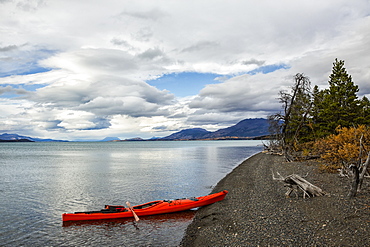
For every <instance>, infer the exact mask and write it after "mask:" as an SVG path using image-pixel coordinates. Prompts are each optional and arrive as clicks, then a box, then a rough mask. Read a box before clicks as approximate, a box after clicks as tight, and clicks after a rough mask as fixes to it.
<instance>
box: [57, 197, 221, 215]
mask: <svg viewBox="0 0 370 247" xmlns="http://www.w3.org/2000/svg"><path fill="white" fill-rule="evenodd" d="M227 193H228V191H227V190H224V191H221V192H218V193H215V194H211V195H207V196H201V197H192V198H184V199H176V200H160V201H152V202H148V203H144V204H140V205H136V206H133V207H131V208H130V207H128V208H125V207H124V206H113V205H105V208H104V209H102V210H100V211H88V212H75V213H64V214H63V215H62V219H63V221H80V220H103V219H119V218H131V217H134V214H135V213H136V215H138V216H147V215H154V214H166V213H173V212H179V211H185V210H189V209H192V208H197V207H202V206H206V205H208V204H212V203H215V202H218V201H221V200H223V199H224V198H225V196H226V194H227Z"/></svg>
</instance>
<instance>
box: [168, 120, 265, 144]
mask: <svg viewBox="0 0 370 247" xmlns="http://www.w3.org/2000/svg"><path fill="white" fill-rule="evenodd" d="M268 127H269V123H268V120H267V119H264V118H254V119H244V120H242V121H240V122H239V123H237V124H236V125H233V126H231V127H228V128H225V129H219V130H217V131H215V132H211V131H207V130H205V129H201V128H195V129H186V130H181V131H179V132H176V133H174V134H171V135H169V136H166V137H163V138H161V140H200V139H227V138H230V139H236V138H255V137H261V136H267V135H269V132H268Z"/></svg>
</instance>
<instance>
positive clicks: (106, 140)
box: [100, 137, 121, 142]
mask: <svg viewBox="0 0 370 247" xmlns="http://www.w3.org/2000/svg"><path fill="white" fill-rule="evenodd" d="M120 140H121V139H119V138H118V137H105V138H104V139H103V140H100V141H101V142H111V141H120Z"/></svg>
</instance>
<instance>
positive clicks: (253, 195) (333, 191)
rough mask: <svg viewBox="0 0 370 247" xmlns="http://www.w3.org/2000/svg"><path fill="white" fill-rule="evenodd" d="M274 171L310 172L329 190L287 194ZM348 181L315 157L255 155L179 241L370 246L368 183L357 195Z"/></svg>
mask: <svg viewBox="0 0 370 247" xmlns="http://www.w3.org/2000/svg"><path fill="white" fill-rule="evenodd" d="M272 170H273V171H274V172H275V174H276V172H279V173H280V174H281V175H283V176H284V177H285V176H287V175H290V174H293V173H295V174H298V175H301V176H305V175H306V174H307V173H308V176H307V177H306V178H305V179H306V180H308V181H309V182H311V183H313V184H314V185H316V186H319V187H320V188H322V189H323V190H324V191H325V192H326V193H327V195H325V196H322V197H314V198H306V199H304V198H303V197H302V196H301V195H300V197H298V198H297V197H296V196H295V195H293V194H292V196H291V197H290V198H287V197H286V196H285V195H284V194H285V192H286V191H287V189H286V187H284V185H283V183H282V182H279V181H276V180H273V179H272ZM350 183H351V181H350V180H349V179H348V178H340V177H339V176H338V174H328V173H320V172H319V170H318V168H317V164H316V163H315V162H313V161H310V162H308V161H307V162H290V163H287V162H285V161H284V158H283V157H281V156H274V155H270V154H264V153H259V154H256V155H254V156H252V157H250V158H249V159H247V160H246V161H244V162H243V163H242V164H240V165H239V166H238V167H236V168H235V169H234V170H233V171H232V172H231V173H229V174H228V175H227V176H226V177H224V178H223V179H222V180H221V181H220V182H219V183H218V184H217V186H216V187H215V188H214V190H213V192H219V191H222V190H228V191H229V194H228V195H227V196H226V198H225V199H224V200H223V201H220V202H217V203H215V204H212V205H209V206H206V207H204V208H201V209H199V210H198V212H197V213H196V216H195V218H194V220H193V222H192V223H191V224H190V225H189V226H188V228H187V230H186V233H185V236H184V238H183V240H182V242H181V244H180V246H183V247H187V246H257V245H260V246H267V245H270V246H316V245H317V246H370V239H369V232H370V182H369V179H368V178H367V179H365V180H364V184H363V187H362V188H363V189H362V191H361V192H360V193H359V194H358V196H357V197H356V198H354V199H349V198H348V197H347V194H348V192H349V189H350Z"/></svg>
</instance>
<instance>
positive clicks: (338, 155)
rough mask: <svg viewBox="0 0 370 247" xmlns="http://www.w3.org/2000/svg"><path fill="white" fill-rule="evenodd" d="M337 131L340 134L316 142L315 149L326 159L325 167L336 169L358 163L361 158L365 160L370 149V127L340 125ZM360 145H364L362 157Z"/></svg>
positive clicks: (331, 169) (326, 168)
mask: <svg viewBox="0 0 370 247" xmlns="http://www.w3.org/2000/svg"><path fill="white" fill-rule="evenodd" d="M336 132H337V133H338V134H336V135H330V136H328V137H326V138H323V139H321V140H319V141H317V142H316V143H315V151H316V152H317V154H319V155H320V156H321V158H322V159H323V160H324V161H325V165H323V168H324V169H325V170H328V171H336V170H337V169H338V168H342V167H346V166H348V165H349V164H356V163H357V162H358V161H359V158H360V159H361V162H363V161H364V159H366V157H367V152H368V151H370V129H369V128H368V127H366V126H365V125H360V126H358V127H356V128H355V127H351V128H346V127H343V128H341V127H338V128H337V129H336ZM360 140H361V141H360ZM360 145H362V154H361V157H360Z"/></svg>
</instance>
